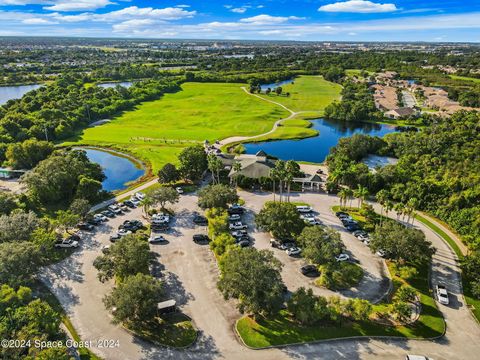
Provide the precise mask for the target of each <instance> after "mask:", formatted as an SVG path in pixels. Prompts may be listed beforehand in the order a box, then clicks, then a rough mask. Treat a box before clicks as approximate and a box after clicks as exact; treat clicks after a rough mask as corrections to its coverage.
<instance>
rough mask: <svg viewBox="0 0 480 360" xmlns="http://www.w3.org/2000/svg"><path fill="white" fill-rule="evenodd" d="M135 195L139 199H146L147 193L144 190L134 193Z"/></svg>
mask: <svg viewBox="0 0 480 360" xmlns="http://www.w3.org/2000/svg"><path fill="white" fill-rule="evenodd" d="M133 196H135V197H136V198H137V199H138V200H140V201H142V200H143V199H145V194H144V193H142V192H136V193H135V194H133Z"/></svg>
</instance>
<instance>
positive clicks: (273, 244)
mask: <svg viewBox="0 0 480 360" xmlns="http://www.w3.org/2000/svg"><path fill="white" fill-rule="evenodd" d="M280 245H282V243H281V242H280V241H278V240H276V239H270V246H271V247H273V248H279V247H280Z"/></svg>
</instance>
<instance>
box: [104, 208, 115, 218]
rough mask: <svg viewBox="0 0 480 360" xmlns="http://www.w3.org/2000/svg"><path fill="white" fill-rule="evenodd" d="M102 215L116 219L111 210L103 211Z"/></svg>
mask: <svg viewBox="0 0 480 360" xmlns="http://www.w3.org/2000/svg"><path fill="white" fill-rule="evenodd" d="M102 215H105V216H106V217H109V218H113V217H115V213H114V212H113V211H111V210H104V211H102Z"/></svg>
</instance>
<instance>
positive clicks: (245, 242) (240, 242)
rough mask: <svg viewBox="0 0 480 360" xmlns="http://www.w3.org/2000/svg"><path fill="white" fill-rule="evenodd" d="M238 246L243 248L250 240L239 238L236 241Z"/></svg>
mask: <svg viewBox="0 0 480 360" xmlns="http://www.w3.org/2000/svg"><path fill="white" fill-rule="evenodd" d="M238 246H240V247H242V248H244V247H248V246H250V241H249V240H241V241H239V242H238Z"/></svg>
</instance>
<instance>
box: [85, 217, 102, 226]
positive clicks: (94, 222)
mask: <svg viewBox="0 0 480 360" xmlns="http://www.w3.org/2000/svg"><path fill="white" fill-rule="evenodd" d="M101 223H102V220H100V219H95V218H91V219H88V220H87V224H90V225H93V226H97V225H100V224H101Z"/></svg>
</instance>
